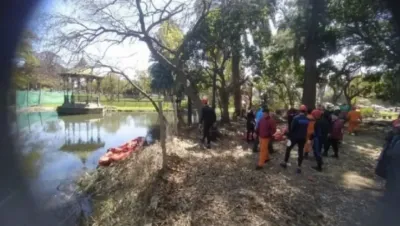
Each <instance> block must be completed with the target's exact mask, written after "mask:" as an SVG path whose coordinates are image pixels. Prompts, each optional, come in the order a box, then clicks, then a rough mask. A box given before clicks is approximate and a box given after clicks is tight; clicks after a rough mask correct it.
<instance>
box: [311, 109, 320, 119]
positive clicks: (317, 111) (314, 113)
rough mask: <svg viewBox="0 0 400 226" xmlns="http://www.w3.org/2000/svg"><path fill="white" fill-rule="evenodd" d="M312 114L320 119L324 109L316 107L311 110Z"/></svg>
mask: <svg viewBox="0 0 400 226" xmlns="http://www.w3.org/2000/svg"><path fill="white" fill-rule="evenodd" d="M311 115H312V116H313V117H314V118H315V119H319V118H321V115H322V111H321V110H319V109H315V110H313V111H312V112H311Z"/></svg>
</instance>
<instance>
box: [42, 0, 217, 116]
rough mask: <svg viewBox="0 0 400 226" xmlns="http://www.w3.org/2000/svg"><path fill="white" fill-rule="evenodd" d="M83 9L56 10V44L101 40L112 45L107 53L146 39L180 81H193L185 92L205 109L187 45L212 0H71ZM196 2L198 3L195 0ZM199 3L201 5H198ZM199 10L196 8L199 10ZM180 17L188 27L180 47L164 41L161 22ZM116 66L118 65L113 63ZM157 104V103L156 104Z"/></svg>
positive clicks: (72, 47)
mask: <svg viewBox="0 0 400 226" xmlns="http://www.w3.org/2000/svg"><path fill="white" fill-rule="evenodd" d="M70 2H72V3H73V4H74V5H75V6H76V7H77V8H79V11H73V12H70V13H65V14H55V15H51V16H50V19H49V20H48V21H49V26H48V27H49V28H50V30H51V31H52V32H53V34H54V35H53V36H51V40H52V43H50V44H52V45H53V46H58V47H59V49H60V50H61V51H68V52H70V53H72V54H82V53H83V52H86V50H87V49H88V48H89V47H91V46H93V45H96V44H99V43H101V44H104V45H107V48H106V50H105V51H104V53H103V54H102V56H99V57H100V59H102V58H101V57H104V56H105V55H106V54H107V50H108V49H109V48H111V47H112V46H115V45H122V44H132V43H134V42H136V41H141V42H144V43H145V44H146V45H147V47H148V49H149V50H150V52H151V54H152V56H153V57H154V58H155V59H156V60H157V61H159V62H160V63H161V64H163V65H164V66H165V67H167V68H169V69H170V70H171V71H173V72H174V74H175V75H176V78H175V79H176V82H178V83H181V84H187V85H186V86H185V87H184V92H185V94H186V95H188V96H189V97H190V98H191V99H192V100H193V102H194V104H195V106H196V107H197V108H198V110H200V108H201V102H200V99H199V97H198V92H197V89H196V87H195V84H192V83H190V75H189V72H188V71H187V70H186V69H185V68H186V67H185V63H186V62H185V59H186V58H187V56H186V53H185V46H186V45H187V43H188V42H189V41H190V40H191V39H192V37H193V35H194V33H195V31H196V29H198V27H199V25H200V24H201V22H202V21H203V20H204V18H205V16H206V15H207V13H208V11H209V8H210V3H209V2H207V1H206V0H203V1H202V4H200V5H201V6H202V7H201V10H200V13H198V12H199V9H198V6H199V3H198V1H183V0H182V1H180V0H165V1H163V0H79V1H78V0H70ZM195 3H196V4H195ZM195 6H196V7H197V8H196V10H195V9H194V8H195ZM194 12H196V13H194ZM172 20H173V21H175V22H177V21H180V22H183V23H184V30H187V32H186V35H185V36H184V39H183V40H182V42H181V43H180V45H179V46H178V47H177V48H176V49H171V48H169V47H167V46H165V45H163V44H162V42H161V41H160V40H159V39H158V38H157V30H158V28H159V27H160V26H161V25H162V24H163V23H164V22H167V21H172ZM107 67H108V68H109V69H113V65H107ZM155 107H156V106H155Z"/></svg>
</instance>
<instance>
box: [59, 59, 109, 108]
mask: <svg viewBox="0 0 400 226" xmlns="http://www.w3.org/2000/svg"><path fill="white" fill-rule="evenodd" d="M85 65H86V62H85V61H84V59H81V61H80V62H79V63H78V65H77V66H75V68H74V69H72V70H70V71H68V72H66V73H61V74H60V76H61V77H62V79H63V85H64V103H63V105H62V106H59V107H58V108H57V112H58V113H59V114H63V115H74V114H98V113H102V112H103V107H102V106H101V104H100V92H99V91H100V84H101V81H102V79H103V77H100V76H97V75H94V73H93V68H89V67H87V66H85Z"/></svg>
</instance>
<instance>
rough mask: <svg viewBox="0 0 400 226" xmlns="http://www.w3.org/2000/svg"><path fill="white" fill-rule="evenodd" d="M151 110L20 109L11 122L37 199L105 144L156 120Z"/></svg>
mask: <svg viewBox="0 0 400 226" xmlns="http://www.w3.org/2000/svg"><path fill="white" fill-rule="evenodd" d="M157 118H158V117H157V114H156V113H146V114H144V113H110V114H106V115H104V116H93V115H92V116H89V115H82V116H63V117H58V116H57V114H56V113H55V112H42V113H23V114H20V115H18V116H17V122H16V123H15V125H14V130H15V131H16V133H15V134H16V140H17V147H18V148H19V150H20V153H21V155H22V160H23V166H24V168H25V172H26V175H27V176H28V178H29V179H30V184H31V186H32V190H33V192H34V193H35V194H37V197H38V200H40V201H43V200H44V197H51V196H53V195H54V194H57V193H58V192H60V191H59V189H57V188H59V185H60V184H62V183H63V182H65V181H69V180H74V179H76V177H77V176H79V175H80V174H81V173H83V172H85V171H87V170H93V169H95V168H96V167H97V162H98V159H99V158H100V156H101V155H102V154H104V153H105V152H106V150H107V149H108V148H110V147H115V146H119V145H121V144H123V143H125V142H126V141H128V140H130V139H133V138H135V137H138V136H145V135H146V133H147V131H148V128H149V127H151V126H152V125H154V124H157V122H158V120H157Z"/></svg>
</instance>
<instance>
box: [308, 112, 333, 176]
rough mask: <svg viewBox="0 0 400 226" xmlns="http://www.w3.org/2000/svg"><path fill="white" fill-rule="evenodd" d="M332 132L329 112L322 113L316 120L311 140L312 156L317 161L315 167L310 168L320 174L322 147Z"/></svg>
mask: <svg viewBox="0 0 400 226" xmlns="http://www.w3.org/2000/svg"><path fill="white" fill-rule="evenodd" d="M331 130H332V120H331V114H330V112H329V111H324V113H323V115H322V117H321V118H319V119H317V121H316V122H315V126H314V133H313V135H312V139H313V150H314V156H315V159H316V160H317V166H314V167H312V168H313V169H315V170H317V171H319V172H321V171H322V164H323V162H322V147H324V145H325V143H326V142H328V137H329V134H330V133H331Z"/></svg>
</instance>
